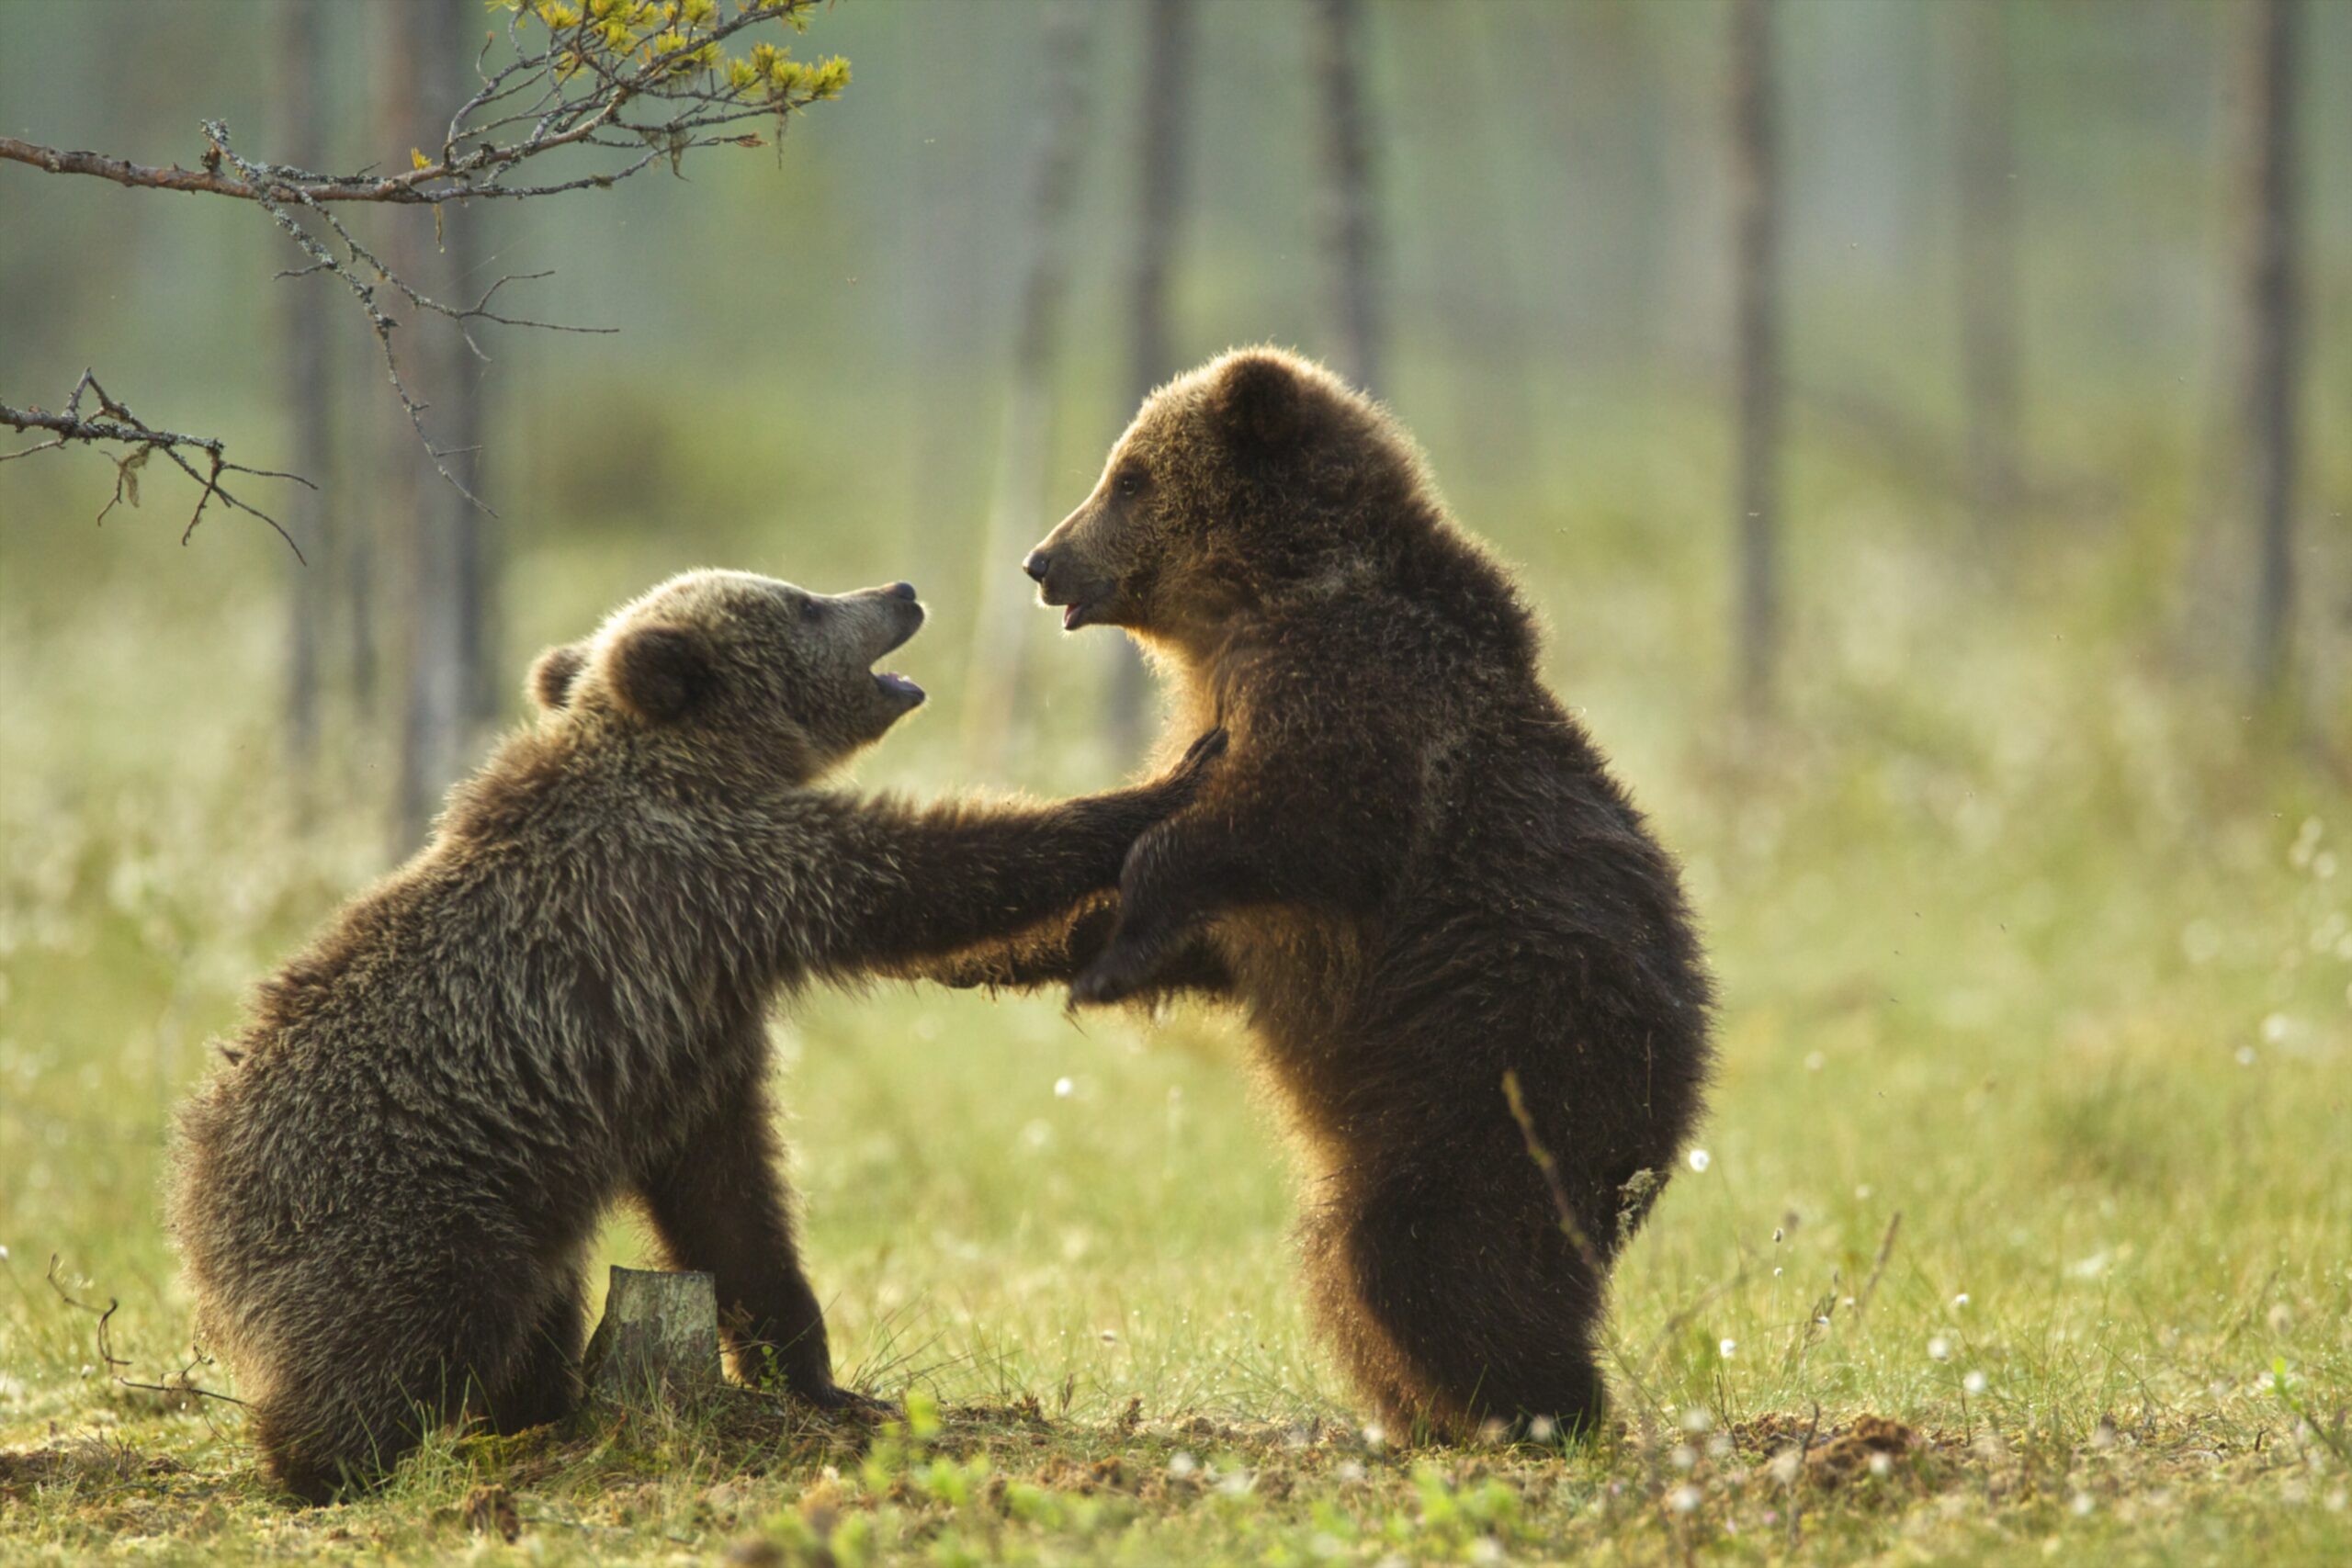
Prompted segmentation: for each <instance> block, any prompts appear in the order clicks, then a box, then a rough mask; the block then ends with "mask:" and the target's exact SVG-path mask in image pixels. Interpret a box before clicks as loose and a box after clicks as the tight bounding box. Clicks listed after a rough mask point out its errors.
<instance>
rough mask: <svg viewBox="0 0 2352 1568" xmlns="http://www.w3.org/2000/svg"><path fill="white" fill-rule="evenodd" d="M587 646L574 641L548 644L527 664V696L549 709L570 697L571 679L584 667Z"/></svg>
mask: <svg viewBox="0 0 2352 1568" xmlns="http://www.w3.org/2000/svg"><path fill="white" fill-rule="evenodd" d="M587 665H588V650H587V649H585V648H583V647H582V646H581V645H580V644H579V643H576V642H567V643H565V644H564V645H563V646H562V647H560V648H550V649H548V650H547V651H546V652H545V653H542V654H540V655H539V657H538V658H537V660H535V661H534V662H533V663H532V665H531V679H530V682H529V687H530V693H531V700H532V701H533V702H535V703H537V704H538V705H540V706H541V707H543V708H546V709H547V710H548V712H550V713H552V712H554V711H556V710H557V709H559V708H561V707H563V706H564V705H567V704H569V703H570V702H571V686H572V682H575V681H577V680H579V679H580V671H582V670H583V669H585V668H587Z"/></svg>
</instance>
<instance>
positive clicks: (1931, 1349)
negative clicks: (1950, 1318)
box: [1928, 1334, 1951, 1361]
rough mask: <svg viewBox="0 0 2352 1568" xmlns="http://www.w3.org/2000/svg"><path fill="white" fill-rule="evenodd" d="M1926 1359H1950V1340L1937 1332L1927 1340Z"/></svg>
mask: <svg viewBox="0 0 2352 1568" xmlns="http://www.w3.org/2000/svg"><path fill="white" fill-rule="evenodd" d="M1928 1359H1929V1360H1931V1361H1949V1360H1951V1340H1949V1339H1947V1338H1945V1337H1943V1336H1942V1335H1940V1334H1939V1335H1937V1336H1936V1337H1933V1338H1931V1339H1929V1340H1928Z"/></svg>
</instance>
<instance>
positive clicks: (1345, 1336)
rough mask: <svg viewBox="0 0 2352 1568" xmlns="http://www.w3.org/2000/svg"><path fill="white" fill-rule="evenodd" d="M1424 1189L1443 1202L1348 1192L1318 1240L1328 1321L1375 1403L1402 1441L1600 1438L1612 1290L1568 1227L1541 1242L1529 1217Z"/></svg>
mask: <svg viewBox="0 0 2352 1568" xmlns="http://www.w3.org/2000/svg"><path fill="white" fill-rule="evenodd" d="M1420 1174H1422V1175H1423V1176H1426V1175H1427V1174H1428V1173H1427V1171H1426V1170H1424V1171H1423V1172H1421V1173H1420ZM1416 1188H1418V1189H1419V1190H1420V1191H1424V1192H1426V1191H1428V1190H1430V1189H1428V1188H1426V1187H1420V1186H1419V1183H1415V1184H1414V1185H1413V1186H1412V1187H1408V1186H1406V1185H1404V1184H1402V1183H1397V1184H1388V1185H1385V1186H1383V1185H1379V1184H1374V1185H1373V1186H1370V1187H1366V1188H1360V1189H1357V1190H1354V1191H1352V1192H1346V1193H1343V1194H1341V1195H1340V1198H1339V1200H1338V1201H1335V1202H1334V1203H1333V1204H1332V1205H1331V1206H1330V1207H1329V1209H1328V1210H1327V1211H1326V1212H1325V1213H1323V1214H1322V1215H1321V1216H1319V1217H1318V1218H1317V1220H1316V1221H1315V1222H1314V1223H1313V1224H1311V1225H1310V1227H1309V1231H1308V1245H1307V1257H1308V1262H1309V1269H1310V1275H1311V1280H1312V1285H1313V1290H1312V1296H1313V1300H1314V1303H1315V1306H1316V1309H1317V1317H1318V1319H1319V1321H1320V1323H1321V1325H1322V1326H1323V1328H1324V1330H1325V1332H1326V1333H1327V1334H1328V1335H1329V1337H1330V1338H1331V1339H1332V1341H1333V1342H1334V1345H1335V1347H1336V1348H1337V1349H1338V1350H1339V1352H1340V1357H1341V1359H1342V1360H1343V1361H1344V1362H1345V1363H1346V1364H1347V1367H1348V1370H1349V1371H1350V1372H1351V1374H1352V1375H1353V1376H1354V1377H1355V1379H1356V1381H1357V1382H1358V1383H1359V1384H1360V1385H1361V1386H1362V1388H1363V1392H1364V1393H1365V1394H1366V1395H1367V1396H1369V1397H1370V1398H1371V1399H1372V1400H1373V1401H1374V1404H1376V1405H1377V1406H1378V1407H1379V1408H1380V1410H1381V1412H1382V1414H1383V1416H1385V1418H1386V1419H1387V1420H1389V1421H1391V1422H1394V1423H1397V1424H1398V1426H1399V1427H1400V1428H1401V1429H1400V1430H1399V1431H1398V1433H1397V1435H1398V1436H1399V1437H1407V1436H1410V1435H1412V1434H1413V1433H1414V1432H1415V1430H1416V1429H1417V1428H1424V1427H1425V1428H1426V1429H1427V1431H1428V1432H1429V1434H1430V1435H1432V1436H1436V1437H1441V1438H1468V1437H1472V1436H1476V1435H1477V1434H1478V1433H1479V1432H1480V1431H1481V1429H1482V1428H1486V1427H1489V1425H1490V1424H1491V1423H1497V1422H1499V1423H1500V1424H1501V1425H1502V1427H1503V1428H1504V1429H1505V1430H1506V1431H1507V1432H1510V1433H1512V1434H1515V1435H1516V1434H1525V1433H1528V1432H1529V1431H1531V1430H1541V1427H1539V1426H1538V1423H1548V1424H1549V1426H1550V1428H1551V1430H1552V1431H1553V1432H1554V1433H1556V1434H1558V1435H1560V1436H1564V1437H1566V1436H1574V1435H1577V1434H1578V1433H1589V1431H1591V1430H1593V1429H1594V1428H1595V1427H1598V1425H1599V1423H1600V1417H1601V1414H1602V1411H1603V1409H1604V1408H1605V1404H1606V1392H1605V1389H1604V1386H1603V1384H1602V1382H1601V1377H1600V1368H1599V1367H1598V1365H1597V1364H1596V1363H1595V1359H1594V1356H1593V1350H1592V1339H1593V1333H1594V1330H1595V1328H1596V1326H1597V1325H1598V1320H1599V1318H1600V1306H1601V1281H1600V1280H1597V1279H1596V1278H1594V1277H1593V1274H1592V1270H1591V1269H1590V1268H1589V1266H1588V1265H1587V1264H1586V1262H1585V1260H1584V1259H1583V1258H1581V1257H1580V1256H1578V1255H1577V1253H1576V1251H1575V1250H1574V1248H1573V1247H1571V1246H1569V1245H1568V1243H1567V1241H1566V1237H1564V1236H1562V1235H1559V1233H1558V1230H1557V1227H1556V1225H1553V1226H1548V1227H1546V1226H1543V1225H1541V1224H1537V1225H1535V1226H1533V1227H1532V1234H1531V1225H1530V1224H1528V1223H1526V1222H1525V1218H1524V1216H1511V1217H1509V1218H1498V1217H1497V1216H1494V1215H1479V1214H1476V1213H1464V1210H1463V1208H1462V1206H1461V1205H1460V1203H1459V1202H1458V1201H1454V1202H1451V1203H1442V1202H1436V1201H1426V1202H1425V1201H1419V1199H1418V1198H1417V1197H1416V1196H1415V1189H1416Z"/></svg>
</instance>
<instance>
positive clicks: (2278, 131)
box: [2244, 0, 2301, 698]
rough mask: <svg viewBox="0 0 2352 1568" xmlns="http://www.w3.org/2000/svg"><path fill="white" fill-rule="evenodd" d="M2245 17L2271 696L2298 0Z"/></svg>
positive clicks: (2281, 515) (2277, 660) (2258, 658)
mask: <svg viewBox="0 0 2352 1568" xmlns="http://www.w3.org/2000/svg"><path fill="white" fill-rule="evenodd" d="M2245 18H2246V28H2247V36H2246V76H2245V94H2246V102H2245V113H2246V121H2245V125H2246V135H2245V141H2246V160H2245V198H2246V199H2245V221H2246V225H2247V228H2246V235H2245V282H2244V288H2245V334H2246V343H2247V354H2246V356H2245V369H2246V385H2245V483H2246V498H2247V501H2248V502H2249V503H2250V504H2251V506H2252V508H2253V511H2254V515H2255V520H2256V528H2257V530H2258V535H2257V539H2258V543H2257V554H2256V563H2257V564H2256V582H2255V603H2254V647H2253V656H2254V657H2253V674H2254V684H2255V688H2256V691H2257V692H2258V693H2259V694H2261V695H2262V696H2264V697H2266V698H2275V697H2277V696H2278V695H2279V694H2281V693H2282V692H2283V691H2284V690H2285V689H2286V686H2287V682H2288V678H2289V676H2290V672H2291V668H2292V664H2293V653H2294V616H2295V555H2294V547H2295V536H2294V527H2295V436H2296V428H2295V426H2296V411H2297V392H2298V379H2299V373H2300V371H2301V355H2300V353H2299V352H2298V350H2299V344H2297V341H2296V333H2297V330H2298V324H2299V323H2298V318H2299V316H2300V314H2301V277H2300V276H2299V273H2298V262H2299V259H2300V258H2299V256H2298V254H2297V246H2298V242H2299V238H2300V234H2299V231H2300V229H2301V213H2300V211H2299V210H2298V201H2297V197H2298V194H2299V193H2298V191H2297V188H2296V186H2297V180H2298V177H2299V173H2300V171H2299V170H2298V168H2297V164H2296V147H2295V90H2296V78H2295V48H2296V34H2297V31H2298V27H2299V24H2300V22H2301V7H2300V6H2299V5H2298V0H2251V3H2250V4H2248V5H2247V6H2245Z"/></svg>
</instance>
